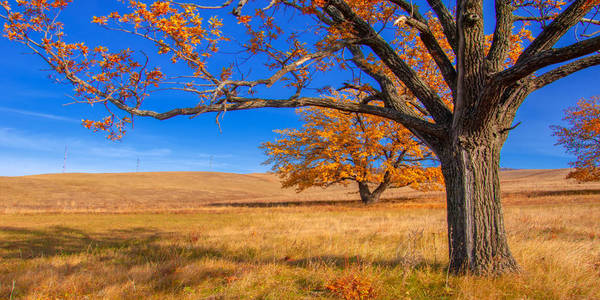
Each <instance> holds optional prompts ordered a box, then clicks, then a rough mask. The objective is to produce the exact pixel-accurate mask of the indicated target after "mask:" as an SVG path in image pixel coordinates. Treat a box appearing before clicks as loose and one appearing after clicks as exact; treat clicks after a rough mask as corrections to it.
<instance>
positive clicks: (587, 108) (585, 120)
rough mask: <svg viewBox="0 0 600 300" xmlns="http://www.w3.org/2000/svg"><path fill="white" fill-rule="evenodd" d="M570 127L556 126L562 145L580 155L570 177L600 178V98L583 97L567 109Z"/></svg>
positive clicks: (566, 117)
mask: <svg viewBox="0 0 600 300" xmlns="http://www.w3.org/2000/svg"><path fill="white" fill-rule="evenodd" d="M563 120H564V121H566V122H567V124H568V125H567V126H565V127H563V126H552V129H553V131H554V135H555V136H557V137H558V143H557V144H558V145H562V146H563V147H565V149H566V150H567V152H568V153H571V154H573V155H575V156H576V157H577V159H576V160H575V161H574V162H571V166H572V167H574V168H575V170H574V171H572V172H571V173H569V175H568V176H567V177H568V178H574V179H576V180H577V181H579V182H586V181H600V98H598V97H592V98H589V99H581V100H579V102H578V103H577V105H576V106H574V107H571V108H569V109H567V110H566V111H565V117H564V118H563Z"/></svg>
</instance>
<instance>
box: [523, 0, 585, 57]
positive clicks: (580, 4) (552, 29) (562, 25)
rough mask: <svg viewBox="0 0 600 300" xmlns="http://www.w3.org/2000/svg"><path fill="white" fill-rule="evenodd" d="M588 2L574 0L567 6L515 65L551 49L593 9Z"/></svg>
mask: <svg viewBox="0 0 600 300" xmlns="http://www.w3.org/2000/svg"><path fill="white" fill-rule="evenodd" d="M589 2H590V0H575V1H574V2H573V3H572V4H571V5H569V7H567V9H565V10H564V11H563V12H562V13H560V14H559V15H558V16H557V17H556V18H554V20H553V21H552V23H550V24H549V25H548V26H547V27H546V28H544V30H543V31H542V32H541V33H540V34H539V35H538V36H537V37H536V38H535V40H533V42H532V43H531V44H530V45H529V46H528V47H527V48H526V49H525V51H523V53H522V54H521V56H520V57H519V59H518V60H517V63H518V62H519V61H522V60H526V59H528V58H530V57H532V56H534V55H536V54H537V53H539V52H542V51H545V50H548V49H550V48H552V47H553V46H554V44H556V42H558V40H559V39H560V38H561V37H562V36H563V35H564V34H565V33H566V32H567V31H568V30H569V29H570V28H571V27H573V26H574V25H575V24H577V23H578V22H579V21H581V19H582V18H583V17H584V16H585V15H586V14H587V13H588V12H589V11H590V10H591V9H592V8H593V6H592V5H589Z"/></svg>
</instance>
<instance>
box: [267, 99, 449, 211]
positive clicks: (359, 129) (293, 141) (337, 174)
mask: <svg viewBox="0 0 600 300" xmlns="http://www.w3.org/2000/svg"><path fill="white" fill-rule="evenodd" d="M336 96H337V100H334V101H344V102H351V101H352V99H354V98H355V97H354V95H345V94H341V93H338V94H337V95H336ZM299 114H300V115H301V119H302V121H303V123H304V124H303V126H302V128H301V129H300V130H298V129H293V130H290V129H285V130H279V131H277V132H278V133H279V138H278V139H277V140H276V141H275V142H266V143H263V145H262V147H263V148H264V149H265V153H266V154H267V156H268V157H269V159H268V160H267V161H266V163H269V164H273V171H275V172H276V173H277V174H279V176H280V177H281V179H282V185H283V187H293V186H295V187H296V188H297V190H298V191H302V190H304V189H306V188H309V187H312V186H320V187H327V186H330V185H332V184H335V183H344V184H347V183H348V182H352V181H354V182H356V183H357V184H358V188H359V194H360V196H361V200H362V201H363V202H364V203H366V204H368V203H374V202H377V201H378V200H379V197H380V196H381V194H382V193H383V192H384V191H385V190H386V189H387V188H388V187H404V186H410V187H412V188H415V189H418V190H431V189H439V188H440V187H441V185H442V182H443V179H442V174H441V171H440V169H439V167H434V164H433V161H434V159H435V156H434V155H433V153H431V150H429V149H427V147H425V146H424V145H423V142H421V141H419V140H417V139H416V138H415V137H414V136H413V135H412V134H411V133H410V131H408V130H407V129H406V128H404V127H403V126H402V125H401V124H398V123H396V122H393V121H390V120H388V119H384V118H381V117H377V116H372V115H364V114H358V113H347V112H341V111H339V110H334V109H326V108H304V109H301V110H299ZM427 164H428V165H427ZM369 185H372V186H374V187H369Z"/></svg>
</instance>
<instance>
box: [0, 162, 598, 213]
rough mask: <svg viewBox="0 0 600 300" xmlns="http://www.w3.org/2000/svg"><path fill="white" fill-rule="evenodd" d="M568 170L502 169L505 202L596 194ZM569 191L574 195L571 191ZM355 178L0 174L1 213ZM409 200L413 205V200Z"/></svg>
mask: <svg viewBox="0 0 600 300" xmlns="http://www.w3.org/2000/svg"><path fill="white" fill-rule="evenodd" d="M568 171H569V170H567V169H562V170H514V171H503V172H501V177H502V191H503V192H504V194H505V196H507V197H505V198H506V199H510V201H512V202H511V203H517V204H531V201H532V199H539V198H545V199H542V200H541V201H542V203H547V202H548V201H553V200H552V199H559V200H558V202H560V201H563V200H562V199H563V198H565V197H567V198H568V199H572V198H573V197H575V198H577V199H576V200H575V201H576V202H581V201H587V200H585V199H588V200H589V199H594V198H596V197H600V183H588V184H577V183H575V182H574V181H572V180H565V179H564V178H565V176H566V174H567V173H568ZM443 196H444V195H443V193H442V192H441V191H436V192H428V193H422V192H418V191H414V190H412V189H410V188H399V189H389V190H388V191H386V192H385V193H384V194H383V199H385V200H388V201H395V202H399V203H405V204H410V203H412V204H415V203H417V204H423V203H428V205H435V206H437V207H440V206H443V205H444V200H443ZM571 196H573V197H571ZM359 199H360V198H359V196H358V193H357V187H356V186H355V184H349V185H347V186H343V185H337V186H333V187H330V188H328V189H321V188H312V189H308V190H306V191H304V192H302V193H300V194H297V193H295V191H294V190H293V189H281V188H280V184H279V180H278V178H277V177H276V176H275V175H273V174H246V175H242V174H227V173H208V172H160V173H120V174H49V175H36V176H23V177H0V213H35V212H41V213H48V212H54V213H69V212H109V213H115V212H122V213H131V212H190V211H196V210H203V209H205V207H206V206H207V205H210V206H219V205H250V206H252V205H254V206H267V205H272V204H273V203H282V204H286V205H306V204H319V203H320V204H346V203H347V202H349V201H350V202H357V203H358V202H359ZM412 204H411V205H412Z"/></svg>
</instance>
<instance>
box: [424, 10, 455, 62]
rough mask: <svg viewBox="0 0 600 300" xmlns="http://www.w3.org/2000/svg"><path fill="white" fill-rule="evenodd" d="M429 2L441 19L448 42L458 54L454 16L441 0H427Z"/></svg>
mask: <svg viewBox="0 0 600 300" xmlns="http://www.w3.org/2000/svg"><path fill="white" fill-rule="evenodd" d="M427 3H429V6H430V7H431V9H433V11H434V12H435V14H436V16H437V17H438V20H440V24H442V29H443V30H444V35H445V36H446V39H447V40H448V43H449V44H450V47H452V50H454V54H457V53H458V38H457V36H456V22H455V21H454V17H453V16H452V14H451V13H450V11H448V8H446V6H445V5H444V3H442V1H441V0H427Z"/></svg>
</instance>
